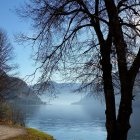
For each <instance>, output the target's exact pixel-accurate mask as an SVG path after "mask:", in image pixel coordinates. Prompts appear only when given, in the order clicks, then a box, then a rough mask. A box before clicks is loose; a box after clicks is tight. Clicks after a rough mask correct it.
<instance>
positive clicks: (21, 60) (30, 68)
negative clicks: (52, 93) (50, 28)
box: [0, 0, 60, 83]
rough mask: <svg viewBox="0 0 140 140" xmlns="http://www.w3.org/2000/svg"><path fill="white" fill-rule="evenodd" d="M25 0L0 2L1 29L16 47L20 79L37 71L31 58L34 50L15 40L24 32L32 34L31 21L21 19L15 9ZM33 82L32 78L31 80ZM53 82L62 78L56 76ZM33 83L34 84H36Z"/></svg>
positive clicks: (16, 60)
mask: <svg viewBox="0 0 140 140" xmlns="http://www.w3.org/2000/svg"><path fill="white" fill-rule="evenodd" d="M24 1H25V0H0V28H2V29H4V30H5V31H6V32H7V35H8V38H9V39H10V42H11V44H12V46H13V47H14V53H15V56H16V57H15V60H14V62H15V63H17V64H18V65H19V69H18V71H19V74H18V77H20V78H24V77H25V76H26V75H31V74H32V73H33V72H34V71H35V68H36V67H35V66H34V61H33V60H32V58H31V54H32V48H31V47H30V46H25V45H24V46H23V45H19V44H18V42H16V40H15V37H14V36H15V35H17V34H18V33H21V32H24V33H28V34H30V32H32V31H31V26H30V23H29V21H25V20H23V19H21V18H20V17H19V16H18V15H17V14H16V13H15V8H19V7H20V6H21V5H23V4H24ZM38 77H39V73H37V74H36V77H35V79H34V82H36V81H37V79H38ZM30 80H32V78H30ZM53 80H55V81H60V76H59V75H55V76H54V78H53ZM34 82H33V83H34Z"/></svg>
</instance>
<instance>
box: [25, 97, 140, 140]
mask: <svg viewBox="0 0 140 140" xmlns="http://www.w3.org/2000/svg"><path fill="white" fill-rule="evenodd" d="M59 99H60V100H59ZM59 99H57V102H56V101H54V104H52V105H40V106H30V107H29V106H24V107H23V108H24V110H25V112H26V116H27V122H26V124H27V126H29V127H34V128H37V129H40V130H42V131H44V132H47V133H49V134H51V135H53V136H54V137H55V138H56V139H57V140H66V139H67V140H86V139H88V140H94V139H95V140H105V139H106V129H105V114H104V110H105V107H104V104H103V103H102V104H101V102H99V101H98V100H94V101H93V104H91V105H90V106H88V105H84V106H83V105H71V103H70V102H66V97H63V99H65V103H66V104H64V103H63V104H62V103H60V104H59V103H58V102H62V98H59ZM75 100H77V97H76V99H75ZM78 100H79V99H78ZM139 118H140V111H139V107H138V106H136V105H135V103H134V110H133V115H132V117H131V123H132V129H131V130H130V132H129V140H139V138H140V135H139V127H140V121H139Z"/></svg>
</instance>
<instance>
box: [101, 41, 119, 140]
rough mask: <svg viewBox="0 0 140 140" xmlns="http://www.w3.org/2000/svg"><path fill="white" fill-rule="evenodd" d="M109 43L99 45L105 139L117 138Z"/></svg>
mask: <svg viewBox="0 0 140 140" xmlns="http://www.w3.org/2000/svg"><path fill="white" fill-rule="evenodd" d="M108 45H109V44H104V46H103V47H101V55H102V60H101V65H102V70H103V85H104V94H105V102H106V111H105V114H106V129H107V140H117V130H116V107H115V97H114V89H113V83H112V65H111V63H110V47H109V46H108Z"/></svg>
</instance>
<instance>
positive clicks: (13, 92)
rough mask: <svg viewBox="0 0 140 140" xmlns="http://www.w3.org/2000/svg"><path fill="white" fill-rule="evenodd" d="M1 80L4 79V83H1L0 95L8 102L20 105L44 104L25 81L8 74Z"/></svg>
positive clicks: (1, 77) (2, 76) (0, 77)
mask: <svg viewBox="0 0 140 140" xmlns="http://www.w3.org/2000/svg"><path fill="white" fill-rule="evenodd" d="M0 79H2V82H0V94H1V95H2V96H3V97H4V98H5V99H6V100H7V101H8V102H11V103H18V104H42V103H43V102H42V101H41V99H40V98H39V97H38V96H37V95H36V93H35V92H34V91H33V90H32V89H31V88H30V87H29V86H28V85H27V83H26V82H25V81H23V80H21V79H19V78H17V77H10V76H8V75H6V74H3V75H1V76H0Z"/></svg>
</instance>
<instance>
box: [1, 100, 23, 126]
mask: <svg viewBox="0 0 140 140" xmlns="http://www.w3.org/2000/svg"><path fill="white" fill-rule="evenodd" d="M0 123H1V124H9V125H13V124H14V125H16V124H17V125H22V126H24V125H25V116H24V115H23V113H22V112H21V111H20V110H19V109H17V108H15V107H14V106H12V105H10V104H8V103H6V102H0Z"/></svg>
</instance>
